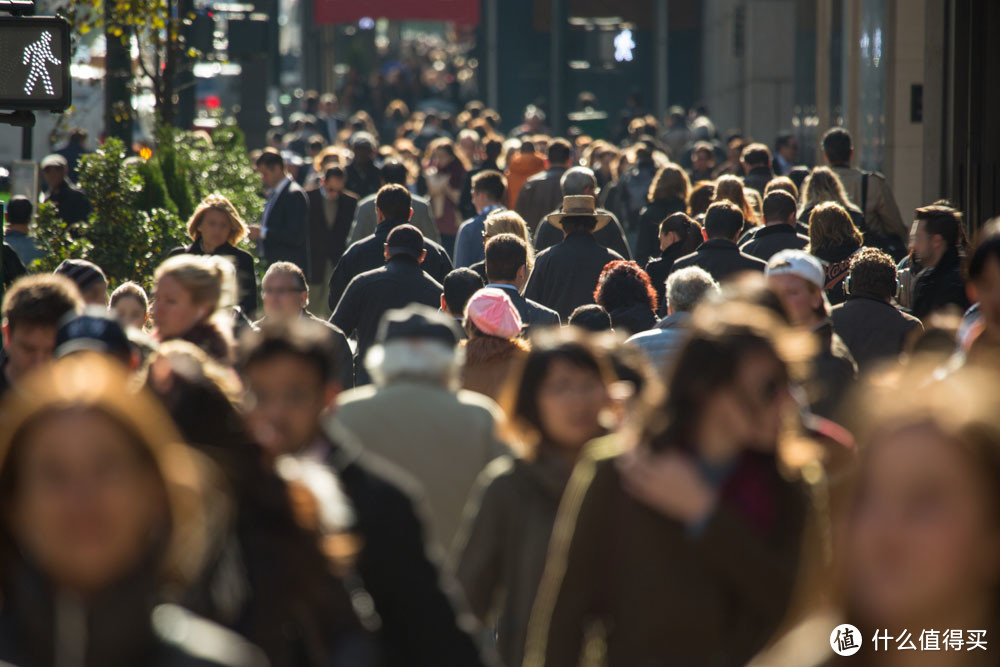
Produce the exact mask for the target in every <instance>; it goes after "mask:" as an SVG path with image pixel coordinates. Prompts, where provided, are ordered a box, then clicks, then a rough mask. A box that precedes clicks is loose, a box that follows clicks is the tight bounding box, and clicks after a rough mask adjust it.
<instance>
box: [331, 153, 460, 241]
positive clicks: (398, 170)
mask: <svg viewBox="0 0 1000 667" xmlns="http://www.w3.org/2000/svg"><path fill="white" fill-rule="evenodd" d="M379 174H380V175H381V176H382V185H386V184H388V183H396V184H398V185H402V186H403V187H404V188H405V187H406V175H407V174H406V166H405V165H403V164H402V163H401V162H399V161H397V160H389V161H388V162H386V163H385V164H383V165H382V169H381V171H380V172H379ZM376 195H378V193H377V192H376V193H375V194H371V195H368V196H367V197H365V198H364V199H362V200H361V201H360V202H358V207H357V208H356V209H355V210H354V223H353V224H352V225H351V232H350V234H348V237H347V246H348V247H350V246H351V244H353V243H357V242H358V241H360V240H361V239H364V238H367V237H369V236H371V235H372V234H374V233H375V228H376V227H377V226H378V219H377V216H376V214H375V197H376ZM411 197H412V199H411V202H410V207H411V208H412V209H413V215H412V216H411V217H410V224H411V225H413V226H414V227H416V228H417V229H419V230H420V233H421V234H423V235H424V238H425V239H430V240H431V241H434V242H435V243H440V242H441V235H440V234H439V233H438V230H437V227H435V226H434V219H433V218H432V217H431V209H430V205H429V204H428V203H427V200H426V199H424V198H423V197H419V196H417V195H411Z"/></svg>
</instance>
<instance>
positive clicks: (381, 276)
mask: <svg viewBox="0 0 1000 667" xmlns="http://www.w3.org/2000/svg"><path fill="white" fill-rule="evenodd" d="M383 252H384V255H385V266H383V267H381V268H378V269H374V270H372V271H367V272H365V273H362V274H361V275H359V276H357V277H355V278H354V279H353V280H352V281H351V282H350V284H349V285H348V286H347V289H346V290H345V291H344V296H343V297H341V299H340V302H339V303H338V304H337V307H336V309H335V310H334V311H333V315H332V316H331V317H330V322H331V323H332V324H335V325H336V326H338V327H340V329H341V331H343V332H344V333H345V334H346V335H347V336H351V335H352V334H356V335H357V339H358V349H357V354H356V355H355V361H354V371H355V384H356V385H358V386H360V385H362V384H367V383H368V382H369V379H368V373H367V371H366V369H365V366H364V363H363V362H364V359H365V354H366V353H367V352H368V349H369V348H370V347H371V346H372V345H373V344H374V343H375V342H376V334H377V332H378V326H379V322H380V321H381V320H382V317H383V315H385V313H386V312H387V311H389V310H391V309H393V308H403V307H405V306H408V305H410V304H411V303H420V304H424V305H426V306H429V307H431V308H437V307H438V306H439V305H440V304H441V294H442V293H443V292H444V288H442V287H441V283H439V282H437V281H436V280H434V279H433V278H431V277H430V276H429V275H428V274H427V273H425V272H424V271H423V269H422V268H421V264H422V262H423V261H424V258H425V257H426V256H427V251H426V250H425V249H424V235H423V234H421V233H420V230H419V229H417V228H416V227H414V226H413V225H400V226H399V227H396V228H395V229H393V230H392V231H391V232H389V236H387V237H386V242H385V249H384V251H383Z"/></svg>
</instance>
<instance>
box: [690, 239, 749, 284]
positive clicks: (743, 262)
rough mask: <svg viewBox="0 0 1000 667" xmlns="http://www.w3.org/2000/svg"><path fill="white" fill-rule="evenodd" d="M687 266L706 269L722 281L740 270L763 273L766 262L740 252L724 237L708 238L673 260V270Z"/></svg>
mask: <svg viewBox="0 0 1000 667" xmlns="http://www.w3.org/2000/svg"><path fill="white" fill-rule="evenodd" d="M688 266H697V267H700V268H702V269H705V270H706V271H708V272H709V273H710V274H711V275H712V277H713V278H715V280H716V281H718V282H722V281H723V280H725V279H726V278H728V277H729V276H731V275H733V274H736V273H740V272H741V271H755V272H757V273H763V272H764V269H766V268H767V264H766V263H765V262H762V261H761V260H759V259H757V258H756V257H751V256H750V255H747V254H745V253H743V252H740V249H739V247H738V246H737V245H736V244H735V243H733V242H732V241H727V240H726V239H709V240H708V241H705V242H704V243H702V244H701V245H700V246H698V249H697V250H696V251H694V252H693V253H691V254H690V255H687V256H685V257H681V258H680V259H678V260H677V261H675V262H674V271H676V270H677V269H683V268H685V267H688Z"/></svg>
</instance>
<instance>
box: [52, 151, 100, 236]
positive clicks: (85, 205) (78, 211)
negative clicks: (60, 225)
mask: <svg viewBox="0 0 1000 667" xmlns="http://www.w3.org/2000/svg"><path fill="white" fill-rule="evenodd" d="M40 166H41V169H42V176H44V177H45V183H46V185H47V186H48V192H47V193H45V196H44V197H43V199H42V201H43V202H46V201H51V202H52V203H53V204H55V205H56V208H57V209H58V210H59V217H60V218H62V219H63V220H64V221H65V222H66V224H68V225H75V224H77V223H80V222H83V221H84V220H86V219H87V216H89V215H90V200H89V199H87V195H85V194H84V193H83V191H82V190H80V189H79V188H77V187H76V186H75V185H73V183H71V182H70V180H69V177H68V176H67V174H68V173H69V165H68V163H67V162H66V158H64V157H63V156H62V155H59V154H58V153H52V154H51V155H46V156H45V157H44V158H42V162H41V165H40Z"/></svg>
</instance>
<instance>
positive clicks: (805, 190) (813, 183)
mask: <svg viewBox="0 0 1000 667" xmlns="http://www.w3.org/2000/svg"><path fill="white" fill-rule="evenodd" d="M801 200H802V210H806V209H807V208H809V207H810V206H814V205H817V204H822V203H823V202H836V203H838V204H840V205H841V206H843V207H844V208H845V209H846V208H852V206H851V203H850V200H849V199H848V198H847V192H846V191H845V190H844V184H843V183H841V182H840V177H839V176H837V174H836V173H834V171H833V170H832V169H830V168H829V167H815V168H814V169H813V170H812V171H811V172H809V175H808V176H806V180H805V181H804V182H803V183H802V196H801Z"/></svg>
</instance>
